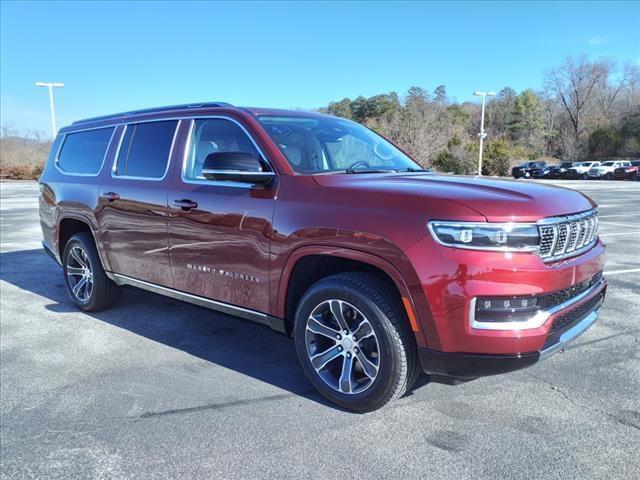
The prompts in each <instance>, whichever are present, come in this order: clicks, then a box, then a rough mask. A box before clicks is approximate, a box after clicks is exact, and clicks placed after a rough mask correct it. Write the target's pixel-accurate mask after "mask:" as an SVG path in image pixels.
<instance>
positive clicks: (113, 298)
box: [62, 232, 120, 312]
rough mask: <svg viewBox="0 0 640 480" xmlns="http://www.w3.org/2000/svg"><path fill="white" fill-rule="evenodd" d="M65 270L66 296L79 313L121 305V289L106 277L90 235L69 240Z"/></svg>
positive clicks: (64, 255) (65, 255) (64, 263)
mask: <svg viewBox="0 0 640 480" xmlns="http://www.w3.org/2000/svg"><path fill="white" fill-rule="evenodd" d="M62 267H63V270H64V284H65V286H66V287H67V294H68V295H69V298H70V299H71V301H73V303H75V304H76V306H77V307H78V308H79V309H80V310H84V311H85V312H97V311H100V310H106V309H108V308H111V307H112V306H114V305H115V304H116V302H117V301H118V298H119V296H120V287H118V286H117V285H116V284H115V283H113V282H112V281H111V280H110V279H109V278H108V277H107V275H106V274H105V273H104V269H103V268H102V262H101V261H100V257H99V256H98V252H97V250H96V247H95V243H94V241H93V238H92V237H91V235H90V234H88V233H84V232H83V233H78V234H76V235H74V236H72V237H71V238H70V239H69V241H68V242H67V244H66V245H65V247H64V253H63V255H62ZM83 281H84V284H83V285H80V284H81V282H83Z"/></svg>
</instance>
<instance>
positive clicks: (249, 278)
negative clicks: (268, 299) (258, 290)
mask: <svg viewBox="0 0 640 480" xmlns="http://www.w3.org/2000/svg"><path fill="white" fill-rule="evenodd" d="M187 268H188V269H189V270H196V271H198V272H203V273H212V274H216V275H222V276H225V277H228V278H236V279H238V280H245V281H247V282H253V283H260V278H258V277H254V276H253V275H248V274H246V273H238V272H231V271H229V270H224V269H222V268H214V267H209V266H207V265H196V264H195V263H187Z"/></svg>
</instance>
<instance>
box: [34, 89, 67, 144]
mask: <svg viewBox="0 0 640 480" xmlns="http://www.w3.org/2000/svg"><path fill="white" fill-rule="evenodd" d="M36 87H48V88H49V106H50V107H51V136H52V137H53V138H56V132H57V131H58V130H57V129H56V112H55V110H54V109H53V87H64V83H60V82H36Z"/></svg>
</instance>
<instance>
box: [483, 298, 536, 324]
mask: <svg viewBox="0 0 640 480" xmlns="http://www.w3.org/2000/svg"><path fill="white" fill-rule="evenodd" d="M537 305H538V299H537V298H536V297H534V296H527V297H490V298H487V297H480V298H477V299H476V308H475V312H474V313H475V321H476V322H526V321H527V320H529V319H531V318H532V317H533V316H534V315H535V314H536V313H537V311H538V308H537Z"/></svg>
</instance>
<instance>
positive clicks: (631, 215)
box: [598, 213, 640, 219]
mask: <svg viewBox="0 0 640 480" xmlns="http://www.w3.org/2000/svg"><path fill="white" fill-rule="evenodd" d="M638 216H640V213H624V214H620V215H618V214H616V215H598V218H599V219H603V218H613V217H638Z"/></svg>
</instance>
